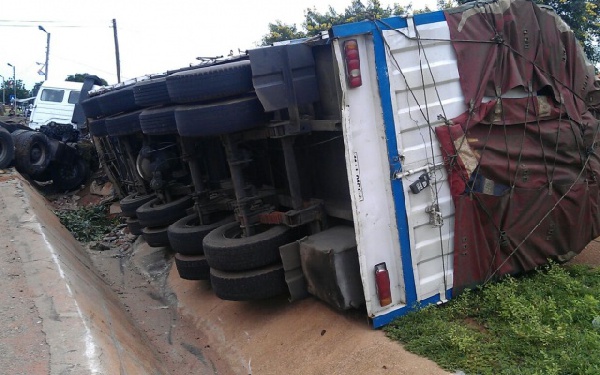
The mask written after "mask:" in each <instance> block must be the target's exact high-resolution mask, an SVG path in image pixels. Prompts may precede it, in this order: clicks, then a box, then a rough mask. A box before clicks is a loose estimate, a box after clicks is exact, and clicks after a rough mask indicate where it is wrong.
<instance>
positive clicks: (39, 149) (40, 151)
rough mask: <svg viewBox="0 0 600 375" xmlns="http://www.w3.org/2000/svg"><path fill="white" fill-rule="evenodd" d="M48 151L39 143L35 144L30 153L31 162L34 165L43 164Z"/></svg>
mask: <svg viewBox="0 0 600 375" xmlns="http://www.w3.org/2000/svg"><path fill="white" fill-rule="evenodd" d="M45 155H46V149H45V148H44V147H43V146H41V145H40V144H39V143H36V144H34V145H33V146H32V147H31V150H30V151H29V161H31V163H32V164H36V165H37V164H42V161H43V160H44V159H45Z"/></svg>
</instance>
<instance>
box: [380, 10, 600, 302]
mask: <svg viewBox="0 0 600 375" xmlns="http://www.w3.org/2000/svg"><path fill="white" fill-rule="evenodd" d="M445 16H446V21H447V24H448V27H449V29H450V40H439V41H443V42H450V43H451V44H452V46H453V48H454V50H455V52H456V56H457V61H458V71H459V75H460V85H461V88H462V91H463V94H464V97H465V104H466V105H467V107H468V110H467V111H466V112H465V113H463V114H462V115H460V116H458V117H455V118H452V119H448V118H446V116H445V113H441V114H440V115H439V117H440V118H442V119H444V120H445V125H440V126H437V127H435V128H434V127H432V126H431V124H430V123H429V121H428V123H429V130H430V132H435V136H436V138H437V141H438V142H439V144H440V146H441V148H442V155H443V156H444V164H445V166H446V169H447V171H448V174H449V176H448V179H449V184H450V190H451V194H452V197H453V200H454V205H455V218H454V220H455V223H454V224H455V225H454V258H453V260H454V272H453V275H454V276H453V277H454V283H453V284H454V286H453V291H454V293H455V294H456V293H458V292H460V291H462V290H464V289H465V288H469V287H473V286H475V285H479V284H482V283H486V282H488V281H490V280H493V279H496V278H498V277H499V276H502V275H505V274H516V273H521V272H524V271H528V270H531V269H534V268H535V267H537V266H539V265H542V264H546V263H547V262H548V261H549V260H554V261H557V262H564V261H567V260H569V259H570V258H572V257H573V256H575V255H576V254H578V253H580V252H581V251H582V250H583V248H584V247H585V246H586V245H587V244H588V243H589V242H590V241H591V240H593V239H594V238H596V237H598V236H599V235H600V212H599V202H598V195H599V189H598V181H597V176H598V174H599V172H600V159H599V157H598V154H597V152H596V144H597V141H598V136H599V134H598V133H599V124H600V123H599V121H598V119H599V118H600V117H599V112H598V110H599V108H600V85H599V81H598V80H597V78H596V77H595V76H594V69H593V67H592V65H591V64H590V63H589V62H588V61H587V59H586V58H585V55H584V53H583V50H582V48H581V46H580V44H579V43H578V42H577V40H576V39H575V37H574V34H573V32H572V31H571V30H570V29H569V27H568V26H567V25H566V24H565V23H564V22H563V21H562V20H561V19H560V18H559V17H558V16H556V14H555V13H554V12H553V11H552V10H549V9H546V8H540V7H538V6H537V5H536V4H534V3H533V2H531V1H524V0H523V1H519V0H515V1H510V0H500V1H494V2H487V3H483V2H477V3H475V4H471V5H470V6H464V7H460V8H456V9H452V10H449V11H446V12H445ZM375 22H376V23H378V24H383V25H384V26H385V27H386V28H389V25H385V22H384V21H375ZM378 28H379V26H378ZM380 30H381V29H380ZM397 31H398V32H399V33H402V31H401V30H397ZM404 36H405V37H407V38H410V39H413V40H416V41H417V43H418V45H419V53H420V54H421V56H423V57H424V58H425V60H426V64H423V67H422V69H430V68H428V66H429V62H428V61H427V56H426V52H425V48H423V46H422V44H421V42H422V41H424V40H429V41H432V40H435V39H423V38H420V37H419V34H418V31H417V32H416V36H408V35H406V34H404ZM384 41H385V38H384ZM384 43H386V42H384ZM387 49H388V56H392V59H393V55H392V54H391V51H390V47H389V45H387ZM393 64H394V65H396V67H397V68H398V70H399V71H400V73H401V74H402V75H403V76H404V74H403V73H402V71H401V69H400V66H399V64H398V63H397V61H395V62H393ZM428 73H431V76H433V73H432V72H431V71H429V72H428ZM405 83H406V84H407V85H408V81H407V80H406V77H405ZM409 90H410V89H409ZM436 93H437V89H436ZM410 94H412V97H413V99H414V100H415V101H417V104H418V105H419V107H420V108H427V103H419V102H418V100H417V95H415V93H413V92H411V93H410ZM437 100H439V103H442V101H441V99H440V97H439V94H438V98H437ZM442 112H443V106H442ZM423 117H424V118H426V119H427V118H428V117H427V116H426V114H425V113H423ZM429 163H431V164H434V165H435V160H432V161H429ZM435 199H436V200H437V196H436V197H435ZM440 241H441V238H440ZM442 248H443V246H442ZM442 259H443V257H442ZM446 267H447V265H444V268H446ZM444 271H445V270H444Z"/></svg>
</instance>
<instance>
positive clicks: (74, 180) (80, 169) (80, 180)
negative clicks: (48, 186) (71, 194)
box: [50, 158, 90, 191]
mask: <svg viewBox="0 0 600 375" xmlns="http://www.w3.org/2000/svg"><path fill="white" fill-rule="evenodd" d="M50 174H51V176H52V187H53V188H54V189H55V190H57V191H71V190H75V189H76V188H79V187H80V186H81V185H82V184H84V183H85V181H87V179H88V177H89V176H90V167H89V166H88V164H87V162H86V161H85V160H83V159H81V158H77V160H76V161H75V162H74V163H69V164H63V163H60V164H58V165H56V166H54V167H52V168H51V170H50Z"/></svg>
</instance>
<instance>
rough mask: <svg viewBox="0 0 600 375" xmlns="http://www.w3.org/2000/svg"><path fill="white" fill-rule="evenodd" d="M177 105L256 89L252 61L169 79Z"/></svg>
mask: <svg viewBox="0 0 600 375" xmlns="http://www.w3.org/2000/svg"><path fill="white" fill-rule="evenodd" d="M167 89H168V90H169V97H170V98H171V100H172V101H173V102H174V103H192V102H201V101H207V100H214V99H221V98H226V97H232V96H237V95H240V94H244V93H246V92H248V91H252V90H254V86H253V85H252V70H251V68H250V61H249V60H244V61H236V62H232V63H227V64H222V65H214V66H209V67H203V68H198V69H192V70H186V71H183V72H179V73H174V74H171V75H170V76H168V77H167Z"/></svg>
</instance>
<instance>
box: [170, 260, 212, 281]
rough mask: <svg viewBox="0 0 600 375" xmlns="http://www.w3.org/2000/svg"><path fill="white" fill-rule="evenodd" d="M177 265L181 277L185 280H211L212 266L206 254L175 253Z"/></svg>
mask: <svg viewBox="0 0 600 375" xmlns="http://www.w3.org/2000/svg"><path fill="white" fill-rule="evenodd" d="M175 266H176V267H177V271H178V272H179V277H181V278H182V279H185V280H209V279H210V267H208V263H207V262H206V257H205V256H204V255H193V256H189V255H183V254H175Z"/></svg>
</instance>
